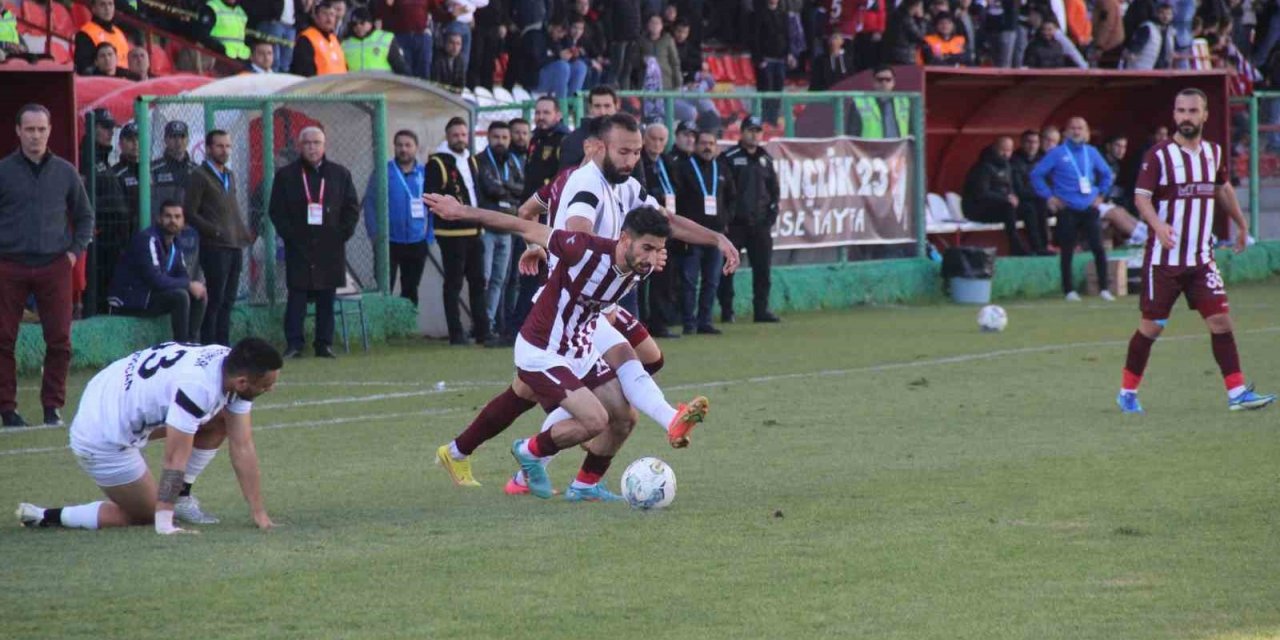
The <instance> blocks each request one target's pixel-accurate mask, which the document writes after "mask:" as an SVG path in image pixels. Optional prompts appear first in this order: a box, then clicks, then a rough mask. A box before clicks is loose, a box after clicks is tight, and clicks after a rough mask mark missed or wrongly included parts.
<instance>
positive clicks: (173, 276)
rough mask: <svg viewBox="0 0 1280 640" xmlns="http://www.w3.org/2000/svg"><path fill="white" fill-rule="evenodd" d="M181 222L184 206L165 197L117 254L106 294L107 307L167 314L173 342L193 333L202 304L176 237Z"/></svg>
mask: <svg viewBox="0 0 1280 640" xmlns="http://www.w3.org/2000/svg"><path fill="white" fill-rule="evenodd" d="M185 224H186V220H185V218H184V216H183V213H182V205H181V204H178V203H177V202H175V201H173V200H166V201H165V202H164V204H162V205H161V206H160V218H159V219H158V220H157V221H156V223H155V224H154V225H152V227H151V228H149V229H144V230H142V231H139V232H138V233H136V234H134V236H133V239H132V240H131V241H130V242H129V248H128V249H126V250H125V252H124V254H123V255H121V256H120V262H119V263H118V264H117V265H116V272H115V276H114V277H113V278H112V279H111V289H110V293H109V295H108V298H107V303H108V304H110V305H111V308H112V309H113V310H114V311H116V312H117V313H122V314H124V315H138V316H143V317H148V318H153V317H156V316H160V315H164V314H166V313H167V314H169V322H170V324H171V325H172V326H173V340H174V342H190V341H192V339H194V338H195V335H194V333H193V332H197V331H199V329H200V321H201V320H202V319H204V309H205V303H206V297H205V289H204V285H203V284H201V283H200V282H198V281H196V280H193V279H192V278H191V277H190V276H189V275H188V273H187V265H186V262H185V261H184V260H183V257H182V246H181V243H180V242H177V241H176V240H177V238H178V235H179V234H181V233H182V229H183V227H184V226H185Z"/></svg>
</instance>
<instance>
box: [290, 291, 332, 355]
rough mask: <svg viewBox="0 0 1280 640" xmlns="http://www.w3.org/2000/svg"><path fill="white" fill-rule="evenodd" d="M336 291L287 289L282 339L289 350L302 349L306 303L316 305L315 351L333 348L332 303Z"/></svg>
mask: <svg viewBox="0 0 1280 640" xmlns="http://www.w3.org/2000/svg"><path fill="white" fill-rule="evenodd" d="M336 292H337V289H311V290H308V289H289V300H288V302H287V303H285V307H284V339H285V341H286V342H288V343H289V348H290V349H299V350H300V349H302V345H303V341H304V340H305V339H306V334H305V333H303V322H304V321H305V320H306V318H307V302H309V301H312V300H314V301H315V303H316V339H315V342H314V343H313V344H314V345H315V347H316V348H317V349H319V348H320V347H331V346H333V303H334V299H335V297H336V295H335V294H336Z"/></svg>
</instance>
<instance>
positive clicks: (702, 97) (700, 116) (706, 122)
mask: <svg viewBox="0 0 1280 640" xmlns="http://www.w3.org/2000/svg"><path fill="white" fill-rule="evenodd" d="M682 70H683V69H682ZM715 88H716V79H715V77H714V76H712V75H711V71H709V70H708V69H707V65H706V63H703V68H702V70H701V71H698V72H697V73H695V74H694V75H693V83H692V84H686V85H684V86H683V87H680V90H681V91H683V92H685V93H688V94H695V95H697V96H698V97H696V98H695V97H690V98H680V99H678V100H676V104H675V112H676V118H677V119H679V120H690V121H697V122H700V123H701V124H700V125H699V126H701V127H704V128H707V129H717V130H719V129H720V114H719V113H717V112H716V104H715V102H712V100H711V98H709V97H708V96H709V95H710V94H711V93H712V92H713V91H714V90H715Z"/></svg>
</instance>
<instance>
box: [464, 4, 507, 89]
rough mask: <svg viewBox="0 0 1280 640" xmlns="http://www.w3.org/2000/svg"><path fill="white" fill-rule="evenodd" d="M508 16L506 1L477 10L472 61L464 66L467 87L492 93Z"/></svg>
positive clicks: (473, 28)
mask: <svg viewBox="0 0 1280 640" xmlns="http://www.w3.org/2000/svg"><path fill="white" fill-rule="evenodd" d="M510 15H511V12H510V10H509V9H508V7H507V3H506V0H489V2H488V4H486V5H485V6H483V7H479V8H477V9H476V12H475V25H474V26H473V27H472V40H471V58H470V59H469V60H468V64H467V87H469V88H471V89H475V88H476V87H484V88H486V89H493V78H494V74H495V73H496V70H497V62H498V56H500V55H502V52H503V50H504V49H505V47H504V46H503V40H504V39H505V38H506V37H507V22H508V21H509V19H510Z"/></svg>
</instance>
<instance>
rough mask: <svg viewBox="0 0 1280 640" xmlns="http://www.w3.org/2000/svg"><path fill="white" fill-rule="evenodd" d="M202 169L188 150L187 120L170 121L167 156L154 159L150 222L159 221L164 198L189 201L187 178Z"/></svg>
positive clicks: (165, 131)
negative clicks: (192, 158)
mask: <svg viewBox="0 0 1280 640" xmlns="http://www.w3.org/2000/svg"><path fill="white" fill-rule="evenodd" d="M199 168H200V167H199V166H197V165H196V163H194V162H192V161H191V154H189V153H188V152H187V123H185V122H183V121H181V120H171V121H169V123H168V124H166V125H164V155H163V156H160V157H159V158H156V159H155V160H152V161H151V220H150V222H152V223H153V224H154V223H155V220H156V216H157V215H159V213H160V205H161V204H162V203H163V202H164V201H166V200H172V201H174V202H185V201H186V197H187V179H188V178H189V177H190V176H191V174H192V173H193V172H195V170H196V169H199Z"/></svg>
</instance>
